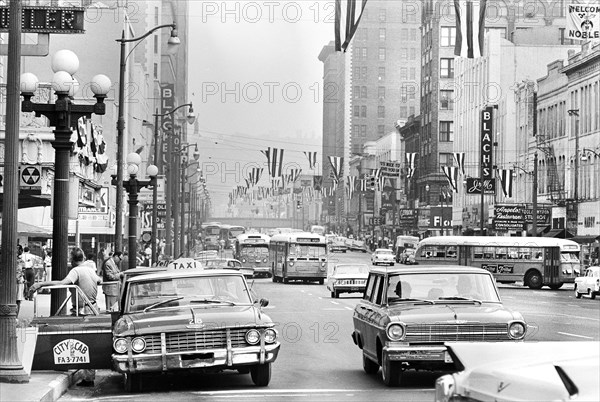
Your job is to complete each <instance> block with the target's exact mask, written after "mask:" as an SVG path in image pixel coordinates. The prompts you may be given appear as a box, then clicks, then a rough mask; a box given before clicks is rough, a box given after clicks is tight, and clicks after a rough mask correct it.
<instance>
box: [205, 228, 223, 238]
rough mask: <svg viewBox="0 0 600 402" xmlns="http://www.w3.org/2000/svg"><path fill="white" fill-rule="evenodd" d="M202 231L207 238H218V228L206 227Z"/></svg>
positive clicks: (219, 231) (219, 229)
mask: <svg viewBox="0 0 600 402" xmlns="http://www.w3.org/2000/svg"><path fill="white" fill-rule="evenodd" d="M204 230H205V231H206V234H207V235H208V236H218V235H219V234H220V233H221V228H220V227H218V226H207V227H206V229H204Z"/></svg>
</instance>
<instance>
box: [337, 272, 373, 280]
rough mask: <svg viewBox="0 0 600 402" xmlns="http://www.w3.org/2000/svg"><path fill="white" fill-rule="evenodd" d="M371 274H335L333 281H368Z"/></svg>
mask: <svg viewBox="0 0 600 402" xmlns="http://www.w3.org/2000/svg"><path fill="white" fill-rule="evenodd" d="M368 277H369V274H368V273H367V274H335V275H333V276H332V277H331V278H332V279H364V280H366V279H367V278H368Z"/></svg>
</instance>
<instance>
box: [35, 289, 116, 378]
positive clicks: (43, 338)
mask: <svg viewBox="0 0 600 402" xmlns="http://www.w3.org/2000/svg"><path fill="white" fill-rule="evenodd" d="M64 288H68V289H70V290H71V291H72V292H73V293H74V294H76V295H78V297H75V298H73V296H72V295H71V292H69V293H68V296H67V298H65V300H64V301H63V303H62V305H61V306H60V307H59V309H58V312H56V313H55V314H53V315H50V316H45V317H44V316H38V315H37V312H38V311H39V300H38V297H39V296H36V297H35V302H34V303H35V305H34V306H35V307H34V311H35V312H36V314H35V316H34V318H33V320H32V321H31V324H30V325H32V326H35V327H37V328H38V336H37V342H36V346H35V353H34V357H33V366H32V370H54V371H63V370H76V369H110V368H111V367H112V363H111V358H110V355H111V353H112V329H111V317H110V315H109V314H100V313H99V312H98V310H97V309H96V308H95V307H94V306H92V304H91V303H90V301H89V299H88V298H87V297H86V296H85V295H84V294H83V292H82V291H81V289H80V288H79V287H78V286H76V285H56V286H48V287H47V289H64ZM42 297H47V296H45V295H44V296H42ZM70 300H74V303H73V304H74V306H73V308H71V310H69V306H68V304H70Z"/></svg>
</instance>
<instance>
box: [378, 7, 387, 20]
mask: <svg viewBox="0 0 600 402" xmlns="http://www.w3.org/2000/svg"><path fill="white" fill-rule="evenodd" d="M385 11H386V10H385V8H380V9H379V22H385V20H386V19H387V15H386V12H385Z"/></svg>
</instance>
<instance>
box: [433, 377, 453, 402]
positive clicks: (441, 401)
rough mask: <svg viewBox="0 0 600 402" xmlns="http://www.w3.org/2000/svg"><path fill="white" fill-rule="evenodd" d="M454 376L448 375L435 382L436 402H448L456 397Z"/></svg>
mask: <svg viewBox="0 0 600 402" xmlns="http://www.w3.org/2000/svg"><path fill="white" fill-rule="evenodd" d="M455 387H456V383H455V381H454V376H453V375H451V374H446V375H443V376H441V377H440V378H438V379H437V380H436V381H435V402H448V401H450V399H451V398H452V396H454V390H455Z"/></svg>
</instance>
